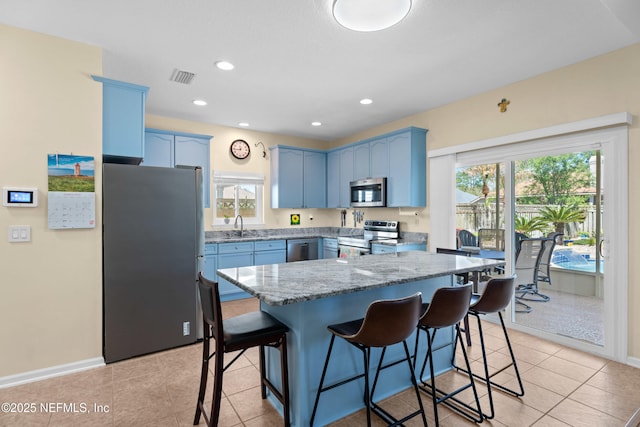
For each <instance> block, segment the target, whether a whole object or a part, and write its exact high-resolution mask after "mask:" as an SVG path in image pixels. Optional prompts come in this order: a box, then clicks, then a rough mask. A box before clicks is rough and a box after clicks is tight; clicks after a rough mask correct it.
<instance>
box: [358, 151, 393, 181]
mask: <svg viewBox="0 0 640 427" xmlns="http://www.w3.org/2000/svg"><path fill="white" fill-rule="evenodd" d="M369 153H370V145H369V143H368V142H367V143H364V144H358V145H355V146H354V147H353V179H354V180H356V179H365V178H372V177H375V178H377V177H378V176H374V175H372V174H371V159H370V156H369ZM385 176H386V175H385Z"/></svg>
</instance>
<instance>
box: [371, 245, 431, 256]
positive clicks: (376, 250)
mask: <svg viewBox="0 0 640 427" xmlns="http://www.w3.org/2000/svg"><path fill="white" fill-rule="evenodd" d="M426 250H427V245H426V244H425V243H414V244H408V245H398V246H396V245H379V244H378V245H377V244H375V243H374V244H372V245H371V253H372V254H373V255H377V254H395V253H397V252H407V251H426Z"/></svg>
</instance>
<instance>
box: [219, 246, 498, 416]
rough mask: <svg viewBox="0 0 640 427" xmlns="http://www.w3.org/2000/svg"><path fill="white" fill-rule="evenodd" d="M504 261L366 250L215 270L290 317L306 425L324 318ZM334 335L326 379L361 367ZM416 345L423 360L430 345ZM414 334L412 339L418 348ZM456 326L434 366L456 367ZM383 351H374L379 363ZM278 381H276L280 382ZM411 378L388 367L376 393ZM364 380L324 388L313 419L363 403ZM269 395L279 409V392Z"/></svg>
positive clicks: (296, 411) (445, 336)
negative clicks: (336, 256) (351, 255)
mask: <svg viewBox="0 0 640 427" xmlns="http://www.w3.org/2000/svg"><path fill="white" fill-rule="evenodd" d="M499 265H504V261H498V260H488V259H479V258H469V257H460V256H452V255H443V254H432V253H427V252H421V251H420V252H419V251H415V252H414V251H412V252H402V253H397V254H385V255H367V256H361V257H356V258H345V259H323V260H314V261H301V262H294V263H287V264H272V265H260V266H252V267H238V268H227V269H220V270H218V275H219V276H220V277H222V278H224V279H226V280H228V281H230V282H231V283H233V284H235V285H236V286H238V287H240V288H241V289H243V290H244V291H246V292H248V293H249V294H251V295H253V296H255V297H257V298H259V299H260V307H261V310H263V311H266V312H268V313H270V314H272V315H273V316H274V317H276V318H277V319H279V320H280V321H282V322H284V323H285V324H287V325H288V326H289V328H290V333H289V335H288V337H287V340H288V350H289V379H290V387H291V413H292V420H291V422H292V425H294V426H308V425H309V420H310V417H311V411H312V409H313V402H314V399H315V395H316V391H317V387H318V383H319V381H320V375H321V373H322V368H323V364H324V359H325V355H326V351H327V347H328V343H329V339H330V334H329V332H328V331H327V329H326V326H327V325H330V324H333V323H338V322H344V321H347V320H353V319H357V318H359V317H362V316H364V314H365V311H366V309H367V307H368V306H369V304H370V303H371V302H372V301H375V300H378V299H387V298H399V297H404V296H408V295H411V294H414V293H415V292H421V293H422V298H423V300H424V301H428V300H430V299H431V296H432V294H433V292H434V291H435V290H436V289H437V288H440V287H443V286H453V285H454V283H455V279H454V276H453V275H454V274H456V273H464V272H470V271H479V270H486V269H489V268H492V267H495V266H499ZM340 341H341V340H339V341H338V342H336V344H335V346H334V357H332V361H331V362H330V365H329V370H328V372H327V380H326V381H327V383H328V384H330V383H333V382H336V381H339V380H340V379H344V378H346V377H348V376H350V375H353V373H354V372H362V356H361V353H360V352H358V351H355V350H354V349H353V348H352V347H351V346H350V345H349V344H346V343H345V342H340ZM424 341H425V340H424V339H422V340H421V343H423V344H424V346H423V347H422V348H421V349H420V350H419V359H418V360H422V358H423V357H424V352H425V349H426V343H425V342H424ZM414 342H415V341H414V338H410V340H409V346H410V348H411V349H413V345H414ZM452 344H453V330H452V329H451V330H449V331H448V332H446V333H441V334H440V335H439V336H437V338H436V347H438V348H439V350H438V351H437V352H436V356H435V357H434V362H436V372H437V373H441V372H445V371H447V370H449V369H450V368H451V356H452V351H453V345H452ZM274 352H275V350H273V351H272V352H270V354H269V363H268V367H267V369H268V370H269V371H270V372H271V373H270V377H271V378H273V379H274V380H275V381H276V384H277V380H278V379H279V378H280V373H279V369H280V365H279V359H278V357H279V356H278V354H277V353H274ZM401 353H403V350H402V346H399V345H397V346H392V347H390V348H389V349H388V350H387V354H386V355H385V362H389V361H393V360H399V359H401V358H402V356H403V355H402V354H401ZM378 358H379V352H372V359H371V360H372V366H373V368H372V369H375V366H376V365H377V360H378ZM278 385H279V384H278ZM410 385H411V383H410V378H409V373H408V372H406V365H396V366H393V367H391V368H389V369H386V370H384V371H383V373H382V374H381V376H380V379H379V382H378V385H377V388H376V395H375V397H376V400H381V399H383V398H386V397H389V396H392V395H394V394H397V393H398V392H400V391H402V390H404V389H406V388H407V387H409V386H410ZM362 387H363V383H362V381H354V382H351V383H348V384H346V385H343V386H340V387H337V388H335V389H333V390H331V391H329V392H325V393H323V394H322V397H321V399H320V404H319V407H318V414H317V415H316V421H315V425H317V426H320V425H325V424H327V423H330V422H332V421H334V420H337V419H340V418H343V417H345V416H346V415H348V414H350V413H352V412H355V411H357V410H359V409H361V408H362V407H363V401H362V392H363V391H362ZM270 400H271V402H272V403H273V404H274V406H276V408H278V410H280V411H281V410H282V408H281V407H280V405H279V402H277V401H276V400H275V399H270Z"/></svg>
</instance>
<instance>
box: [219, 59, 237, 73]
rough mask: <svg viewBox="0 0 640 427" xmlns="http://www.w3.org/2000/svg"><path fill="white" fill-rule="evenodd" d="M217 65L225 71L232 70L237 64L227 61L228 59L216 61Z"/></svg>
mask: <svg viewBox="0 0 640 427" xmlns="http://www.w3.org/2000/svg"><path fill="white" fill-rule="evenodd" d="M216 67H218V68H219V69H220V70H224V71H230V70H233V69H234V68H235V66H234V65H233V64H232V63H231V62H227V61H218V62H216Z"/></svg>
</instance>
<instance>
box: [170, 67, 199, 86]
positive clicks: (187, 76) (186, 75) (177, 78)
mask: <svg viewBox="0 0 640 427" xmlns="http://www.w3.org/2000/svg"><path fill="white" fill-rule="evenodd" d="M195 76H196V75H195V74H194V73H190V72H188V71H182V70H178V69H176V70H174V71H173V74H172V75H171V81H174V82H177V83H182V84H185V85H188V84H190V83H191V81H192V80H193V78H194V77H195Z"/></svg>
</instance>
